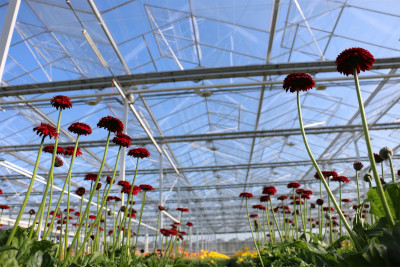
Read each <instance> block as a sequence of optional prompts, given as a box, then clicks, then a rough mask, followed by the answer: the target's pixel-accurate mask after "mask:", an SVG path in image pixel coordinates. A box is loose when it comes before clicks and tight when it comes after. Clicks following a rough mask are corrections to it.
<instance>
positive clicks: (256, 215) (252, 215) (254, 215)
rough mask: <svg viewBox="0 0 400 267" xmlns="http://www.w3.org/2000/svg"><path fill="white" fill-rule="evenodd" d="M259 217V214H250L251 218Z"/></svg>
mask: <svg viewBox="0 0 400 267" xmlns="http://www.w3.org/2000/svg"><path fill="white" fill-rule="evenodd" d="M256 217H258V214H250V218H256Z"/></svg>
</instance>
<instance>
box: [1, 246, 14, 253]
mask: <svg viewBox="0 0 400 267" xmlns="http://www.w3.org/2000/svg"><path fill="white" fill-rule="evenodd" d="M10 249H11V250H18V249H17V248H15V247H13V246H2V247H0V252H2V251H6V250H10Z"/></svg>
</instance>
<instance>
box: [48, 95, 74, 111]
mask: <svg viewBox="0 0 400 267" xmlns="http://www.w3.org/2000/svg"><path fill="white" fill-rule="evenodd" d="M50 103H51V105H52V106H53V107H55V108H56V109H58V108H60V109H66V108H72V103H71V98H69V97H68V96H65V95H56V96H54V97H53V99H52V100H50Z"/></svg>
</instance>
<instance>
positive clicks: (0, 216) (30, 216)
mask: <svg viewBox="0 0 400 267" xmlns="http://www.w3.org/2000/svg"><path fill="white" fill-rule="evenodd" d="M2 217H3V210H1V215H0V224H1V218H2ZM31 219H32V214H31V215H29V221H28V228H29V226H30V225H31Z"/></svg>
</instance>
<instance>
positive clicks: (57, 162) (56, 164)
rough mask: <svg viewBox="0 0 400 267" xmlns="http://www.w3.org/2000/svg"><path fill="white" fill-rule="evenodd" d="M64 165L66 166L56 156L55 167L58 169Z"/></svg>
mask: <svg viewBox="0 0 400 267" xmlns="http://www.w3.org/2000/svg"><path fill="white" fill-rule="evenodd" d="M62 165H64V162H63V161H62V160H61V159H60V158H59V157H57V156H56V159H55V161H54V167H57V168H58V167H62Z"/></svg>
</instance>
